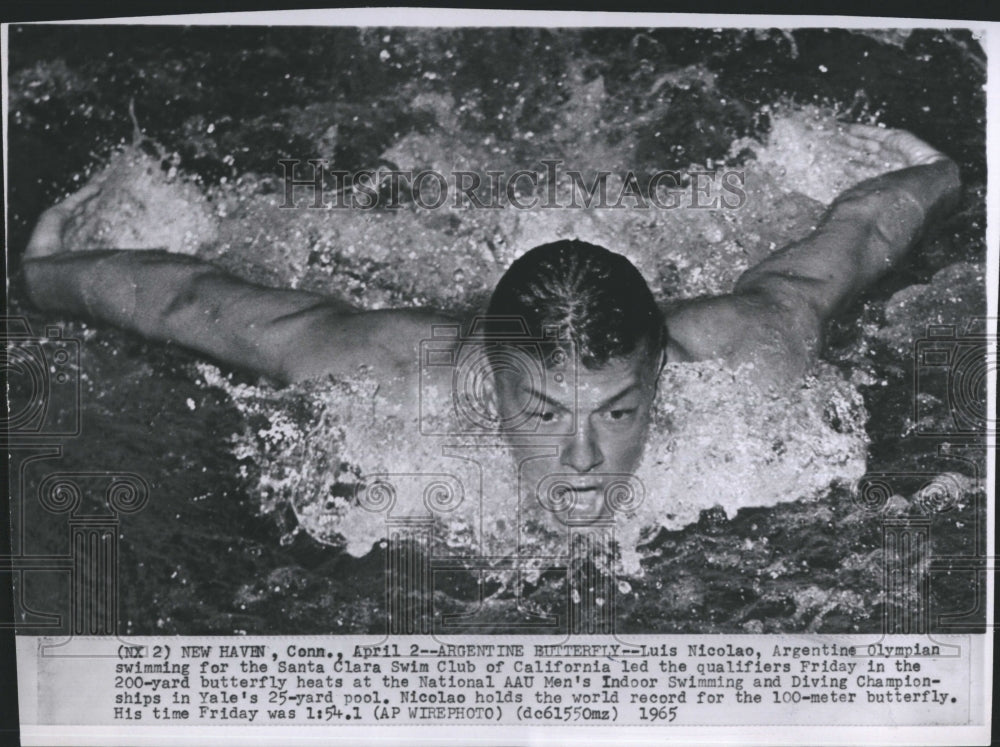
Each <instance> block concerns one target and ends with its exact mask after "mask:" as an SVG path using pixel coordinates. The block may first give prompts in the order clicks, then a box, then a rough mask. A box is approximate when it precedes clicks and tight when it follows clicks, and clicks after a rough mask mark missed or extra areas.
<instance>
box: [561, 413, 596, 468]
mask: <svg viewBox="0 0 1000 747" xmlns="http://www.w3.org/2000/svg"><path fill="white" fill-rule="evenodd" d="M595 436H596V434H595V433H594V431H593V428H591V427H590V426H589V425H588V424H586V423H581V424H580V427H579V430H578V431H577V432H576V433H574V434H573V435H572V436H571V437H570V438H568V439H567V440H566V442H565V443H563V445H562V453H561V454H560V455H559V463H560V464H562V465H563V466H564V467H569V468H570V469H572V470H574V471H576V472H590V471H591V470H592V469H594V468H595V467H598V466H600V465H601V464H603V463H604V454H602V453H601V448H600V446H599V445H598V443H597V439H596V437H595Z"/></svg>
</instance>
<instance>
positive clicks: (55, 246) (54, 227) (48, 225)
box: [24, 182, 101, 259]
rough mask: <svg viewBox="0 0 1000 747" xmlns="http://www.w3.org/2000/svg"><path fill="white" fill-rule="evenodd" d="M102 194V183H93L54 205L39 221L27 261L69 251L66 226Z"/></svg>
mask: <svg viewBox="0 0 1000 747" xmlns="http://www.w3.org/2000/svg"><path fill="white" fill-rule="evenodd" d="M100 192H101V184H100V182H91V183H90V184H88V185H87V186H85V187H84V188H83V189H81V190H80V191H78V192H75V193H73V194H71V195H70V196H69V197H67V198H66V199H65V200H63V201H62V202H60V203H58V204H56V205H53V206H52V207H50V208H49V209H48V210H46V211H45V212H44V213H42V215H41V217H40V218H39V219H38V224H37V225H36V226H35V230H34V231H33V232H32V234H31V239H30V240H29V241H28V246H27V247H25V250H24V258H25V259H38V258H40V257H51V256H53V255H55V254H61V253H63V252H67V251H69V249H68V248H67V247H66V246H65V245H64V244H63V234H64V233H65V232H66V225H67V224H68V223H69V222H70V220H72V219H73V218H75V217H77V216H78V215H80V214H81V213H82V212H83V209H84V207H85V206H86V205H87V203H89V202H90V201H91V200H92V199H94V198H95V197H96V196H97V195H98V194H100Z"/></svg>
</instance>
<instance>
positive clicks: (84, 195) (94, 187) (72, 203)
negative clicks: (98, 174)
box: [54, 181, 103, 213]
mask: <svg viewBox="0 0 1000 747" xmlns="http://www.w3.org/2000/svg"><path fill="white" fill-rule="evenodd" d="M102 186H103V185H102V184H101V182H99V181H92V182H90V183H88V184H87V185H86V186H85V187H83V188H82V189H79V190H77V191H76V192H74V193H73V194H71V195H70V196H69V197H67V198H66V199H64V200H63V201H62V202H60V203H58V204H57V205H55V206H54V207H56V208H58V209H59V210H62V211H65V212H67V213H75V212H76V211H77V210H79V209H80V208H82V207H83V206H84V205H85V204H87V203H88V202H90V201H91V200H92V199H94V198H95V197H97V195H99V194H100V193H101V188H102Z"/></svg>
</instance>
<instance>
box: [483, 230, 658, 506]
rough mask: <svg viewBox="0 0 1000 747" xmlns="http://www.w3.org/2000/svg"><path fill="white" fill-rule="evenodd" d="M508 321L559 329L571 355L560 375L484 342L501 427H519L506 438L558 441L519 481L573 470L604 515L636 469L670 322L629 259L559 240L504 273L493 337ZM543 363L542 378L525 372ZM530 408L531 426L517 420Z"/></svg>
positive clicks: (582, 496) (496, 295) (533, 331)
mask: <svg viewBox="0 0 1000 747" xmlns="http://www.w3.org/2000/svg"><path fill="white" fill-rule="evenodd" d="M511 317H519V318H520V319H521V320H523V322H524V324H525V325H526V327H527V330H526V332H528V333H530V335H531V336H532V337H534V338H536V339H542V338H544V337H546V336H547V335H548V336H551V335H552V334H553V333H555V334H556V337H557V339H565V340H569V341H571V343H572V344H571V345H568V346H567V347H566V350H567V352H569V353H570V354H571V355H573V360H571V361H570V362H569V363H570V365H571V366H572V367H573V368H572V371H571V375H565V374H566V371H565V366H563V367H561V368H560V370H558V371H555V370H552V367H551V366H550V365H549V364H548V363H547V362H545V363H543V365H542V366H540V367H539V366H535V367H532V366H516V365H515V366H512V365H502V364H501V363H500V362H501V361H503V360H505V356H504V351H503V349H502V345H500V344H497V345H493V346H488V347H487V350H491V351H492V352H491V353H490V361H491V363H492V364H493V372H494V379H495V392H496V405H497V409H498V414H499V415H500V418H501V423H507V422H515V421H516V422H518V423H519V427H518V428H516V429H510V428H508V429H506V431H507V435H508V437H509V440H511V441H518V440H519V437H520V436H521V435H522V433H524V432H530V433H531V437H532V442H533V443H534V444H536V445H542V444H548V442H549V441H551V445H552V446H554V447H556V448H554V449H553V450H552V452H551V453H552V454H553V455H552V456H551V457H533V458H532V459H530V460H527V461H525V462H524V463H523V464H522V465H521V477H522V480H524V481H525V482H524V484H525V485H526V488H527V490H528V492H533V489H534V488H535V487H536V486H540V485H543V484H548V483H549V482H551V481H552V476H553V475H566V476H567V479H566V481H565V482H566V483H568V484H569V485H570V487H571V494H570V495H571V497H573V498H574V505H575V506H576V507H577V510H578V512H579V511H583V512H584V513H585V514H586V513H587V512H590V513H595V515H596V514H602V513H606V510H605V509H604V508H603V507H604V491H605V490H606V489H607V488H608V487H609V486H610V485H612V484H613V483H614V482H615V480H616V477H615V476H616V475H618V476H620V475H623V474H631V473H632V472H634V470H635V469H636V467H637V466H638V462H639V459H640V458H641V455H642V449H643V446H644V443H645V439H646V432H647V430H648V426H649V421H650V415H651V411H652V404H653V399H654V397H655V394H656V381H657V378H658V376H659V372H660V369H661V368H662V364H663V348H664V344H665V342H666V340H665V329H664V321H663V315H662V313H661V312H660V309H659V307H658V306H657V305H656V301H655V299H654V298H653V294H652V292H651V291H650V289H649V286H648V285H647V284H646V281H645V280H644V278H643V277H642V275H641V274H640V273H639V271H638V270H637V269H636V268H635V266H634V265H633V264H632V263H631V262H629V260H628V259H626V258H625V257H623V256H622V255H620V254H616V253H614V252H611V251H608V250H607V249H604V248H602V247H599V246H595V245H593V244H587V243H585V242H582V241H559V242H555V243H552V244H545V245H543V246H539V247H536V248H535V249H532V250H531V251H529V252H527V253H526V254H525V255H524V256H522V257H521V258H519V259H518V260H517V261H515V262H514V263H513V264H512V265H511V266H510V269H509V270H507V272H506V273H505V274H504V276H503V277H502V278H501V279H500V282H499V283H498V284H497V287H496V289H495V290H494V292H493V296H492V298H491V300H490V304H489V309H488V314H487V321H486V325H485V326H486V331H487V335H489V334H493V333H499V332H500V330H499V329H497V327H496V325H499V324H501V322H500V321H499V320H500V319H503V318H507V319H510V318H511ZM491 325H494V326H493V327H491ZM538 349H541V350H544V349H545V346H539V348H538ZM507 359H508V360H509V356H507ZM541 369H544V373H543V374H542V375H541V376H539V375H534V376H531V375H527V373H526V372H527V371H531V370H534V371H535V372H538V371H539V370H541ZM524 413H534V414H535V416H534V417H533V418H532V420H531V422H529V423H528V424H527V426H528V427H526V428H525V427H523V426H522V425H521V424H522V423H523V422H524V419H523V417H522V420H520V421H518V420H517V418H518V417H519V416H521V415H522V414H524ZM511 430H514V432H513V433H512V432H511ZM539 437H541V440H539ZM546 439H548V441H546ZM536 453H537V452H536Z"/></svg>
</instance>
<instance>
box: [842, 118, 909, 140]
mask: <svg viewBox="0 0 1000 747" xmlns="http://www.w3.org/2000/svg"><path fill="white" fill-rule="evenodd" d="M895 132H899V130H892V129H889V128H888V127H876V126H875V125H866V124H861V123H860V122H851V123H849V124H848V125H847V133H848V135H853V136H854V137H857V138H862V139H865V140H875V141H877V142H880V143H884V142H885V141H886V140H888V139H889V137H890V136H892V134H893V133H895Z"/></svg>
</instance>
